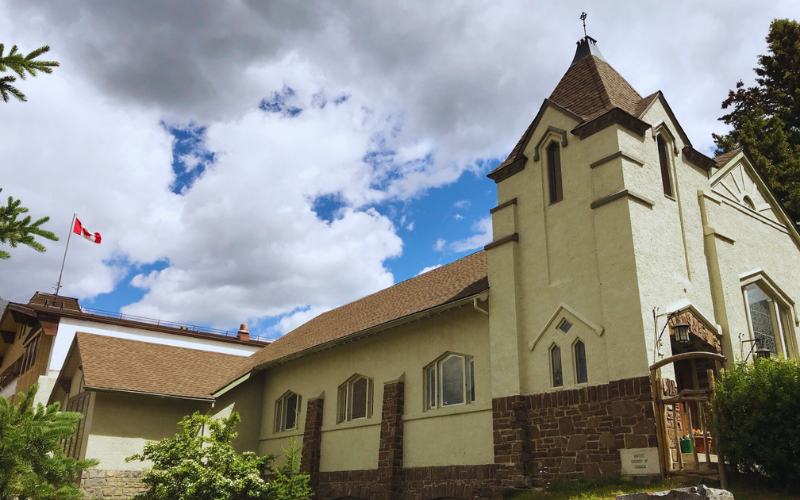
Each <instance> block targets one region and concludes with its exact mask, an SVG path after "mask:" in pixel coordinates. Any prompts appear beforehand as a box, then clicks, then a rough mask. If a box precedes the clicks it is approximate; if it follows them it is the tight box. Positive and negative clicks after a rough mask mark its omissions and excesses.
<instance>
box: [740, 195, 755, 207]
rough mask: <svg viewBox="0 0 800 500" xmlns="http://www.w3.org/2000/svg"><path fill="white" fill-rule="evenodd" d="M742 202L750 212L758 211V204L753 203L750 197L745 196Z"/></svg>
mask: <svg viewBox="0 0 800 500" xmlns="http://www.w3.org/2000/svg"><path fill="white" fill-rule="evenodd" d="M742 202H743V203H744V206H746V207H747V208H749V209H750V210H755V209H756V204H755V203H753V199H752V198H750V197H749V196H747V195H745V197H744V198H743V199H742Z"/></svg>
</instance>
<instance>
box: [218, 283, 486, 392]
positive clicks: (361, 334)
mask: <svg viewBox="0 0 800 500" xmlns="http://www.w3.org/2000/svg"><path fill="white" fill-rule="evenodd" d="M488 298H489V290H488V289H487V290H483V291H482V292H479V293H474V294H472V295H468V296H466V297H464V298H462V299H458V300H454V301H453V302H448V303H446V304H442V305H440V306H436V307H431V308H429V309H425V310H423V311H420V312H418V313H414V314H410V315H408V316H403V317H402V318H398V319H396V320H393V321H388V322H386V323H381V324H380V325H376V326H373V327H371V328H367V329H365V330H361V331H358V332H355V333H351V334H350V335H346V336H344V337H340V338H338V339H334V340H330V341H328V342H323V343H322V344H319V345H316V346H314V347H309V348H308V349H304V350H302V351H300V352H296V353H294V354H290V355H288V356H284V357H282V358H278V359H275V360H272V361H267V362H265V363H261V364H260V365H257V366H255V367H253V369H252V370H250V372H248V373H247V374H246V375H243V376H242V377H239V378H238V379H236V380H234V381H233V382H231V383H230V384H227V385H225V386H224V387H221V388H220V389H219V390H217V391H216V392H215V393H214V396H217V395H221V394H224V393H225V392H227V391H229V390H231V389H233V388H234V387H236V386H237V385H239V384H240V383H242V382H244V381H246V380H247V378H249V377H250V375H252V374H253V373H254V372H256V371H258V370H264V369H265V368H268V367H270V366H275V365H278V364H281V363H286V362H288V361H292V360H294V359H297V358H302V357H305V356H309V355H311V354H314V353H317V352H320V351H325V350H328V349H331V348H333V347H336V346H338V345H340V344H345V343H348V342H353V341H355V340H359V339H362V338H365V337H369V336H372V335H375V334H376V333H380V332H383V331H385V330H390V329H392V328H397V327H398V326H401V325H405V324H406V323H411V322H413V321H419V320H421V319H423V318H425V317H427V316H432V315H434V314H441V313H443V312H446V311H449V310H450V309H456V308H458V307H463V306H465V305H469V304H470V303H473V304H474V302H475V301H477V300H481V301H484V300H486V299H488ZM245 377H247V378H245Z"/></svg>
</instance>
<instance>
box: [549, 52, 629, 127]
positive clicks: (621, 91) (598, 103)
mask: <svg viewBox="0 0 800 500" xmlns="http://www.w3.org/2000/svg"><path fill="white" fill-rule="evenodd" d="M550 100H551V101H553V102H554V103H556V104H558V105H559V106H563V107H564V108H567V109H568V110H570V111H572V112H573V113H575V114H576V115H578V116H580V117H582V118H583V119H584V121H590V120H592V119H593V118H596V117H598V116H600V115H602V114H603V113H605V112H607V111H610V110H611V109H613V108H621V109H622V110H624V111H626V112H628V113H629V114H631V115H634V116H638V115H637V114H636V107H637V105H638V104H639V102H640V101H641V100H642V96H640V95H639V93H638V92H636V90H634V88H633V87H631V84H630V83H628V82H627V81H626V80H625V79H624V78H622V75H620V74H619V73H617V71H616V70H615V69H614V68H612V67H611V65H609V64H608V63H607V62H605V61H603V60H602V59H600V58H599V57H597V56H594V55H590V56H587V57H584V58H583V59H581V60H580V61H578V62H577V63H575V64H573V65H572V66H570V68H569V69H568V70H567V72H566V73H565V74H564V76H563V77H562V78H561V81H560V82H558V85H556V88H555V90H553V93H552V94H550Z"/></svg>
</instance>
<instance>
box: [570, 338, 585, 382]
mask: <svg viewBox="0 0 800 500" xmlns="http://www.w3.org/2000/svg"><path fill="white" fill-rule="evenodd" d="M572 352H573V353H574V355H575V383H576V384H585V383H587V382H589V371H588V368H587V366H586V344H584V343H583V341H582V340H580V339H578V340H577V341H576V342H575V343H574V344H572Z"/></svg>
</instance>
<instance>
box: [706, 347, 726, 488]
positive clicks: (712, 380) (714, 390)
mask: <svg viewBox="0 0 800 500" xmlns="http://www.w3.org/2000/svg"><path fill="white" fill-rule="evenodd" d="M719 369H720V367H719V362H717V370H718V371H719ZM708 372H709V373H708V377H709V378H708V381H709V383H710V387H711V418H713V419H714V426H715V427H718V424H719V420H717V418H718V414H717V397H716V396H717V388H716V384H717V381H716V378H715V377H714V374H713V373H711V370H708ZM721 375H722V373H720V376H721ZM714 442H715V443H717V444H716V445H715V446H716V447H717V448H716V449H717V465H718V466H719V483H720V486H722V489H727V488H728V478H726V477H725V460H724V459H723V458H722V455H721V454H720V453H719V434H717V435H715V436H714Z"/></svg>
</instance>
